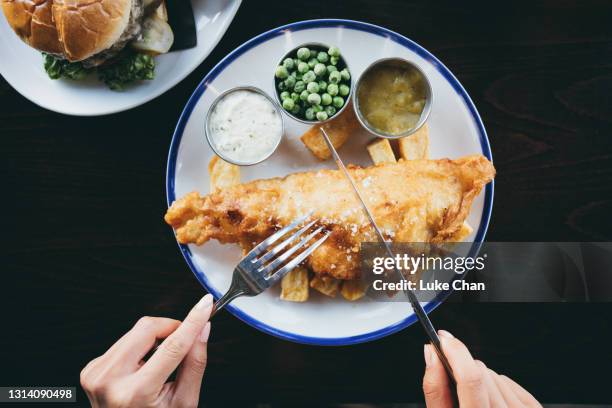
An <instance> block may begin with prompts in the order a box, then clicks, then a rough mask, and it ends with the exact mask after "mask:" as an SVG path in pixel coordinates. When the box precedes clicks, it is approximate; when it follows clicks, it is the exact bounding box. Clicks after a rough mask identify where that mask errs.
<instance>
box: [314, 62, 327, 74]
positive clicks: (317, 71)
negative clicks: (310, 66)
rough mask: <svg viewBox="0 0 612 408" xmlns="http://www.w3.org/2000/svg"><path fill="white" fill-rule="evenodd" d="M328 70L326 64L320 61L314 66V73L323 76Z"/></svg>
mask: <svg viewBox="0 0 612 408" xmlns="http://www.w3.org/2000/svg"><path fill="white" fill-rule="evenodd" d="M326 72H327V68H325V65H324V64H321V63H319V64H317V65H315V66H314V73H315V75H317V76H323V75H325V73H326Z"/></svg>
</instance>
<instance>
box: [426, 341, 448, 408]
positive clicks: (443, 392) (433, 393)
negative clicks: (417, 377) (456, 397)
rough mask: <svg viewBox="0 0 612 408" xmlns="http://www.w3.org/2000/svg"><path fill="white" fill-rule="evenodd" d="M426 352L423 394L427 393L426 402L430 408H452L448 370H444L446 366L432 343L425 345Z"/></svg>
mask: <svg viewBox="0 0 612 408" xmlns="http://www.w3.org/2000/svg"><path fill="white" fill-rule="evenodd" d="M424 354H425V376H424V377H423V394H424V395H425V404H426V405H427V406H428V407H430V408H446V407H449V408H451V407H452V406H453V397H452V395H451V390H450V383H449V380H448V376H447V375H446V370H444V366H443V365H442V363H441V362H440V359H439V358H438V355H437V354H436V351H435V350H434V348H433V346H432V345H430V344H426V345H425V347H424Z"/></svg>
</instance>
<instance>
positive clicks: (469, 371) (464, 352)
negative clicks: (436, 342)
mask: <svg viewBox="0 0 612 408" xmlns="http://www.w3.org/2000/svg"><path fill="white" fill-rule="evenodd" d="M438 333H439V334H440V342H441V343H442V349H443V350H444V354H445V355H446V358H448V362H449V364H450V365H451V367H452V369H453V374H454V376H455V380H456V381H457V395H458V397H459V405H460V406H465V407H488V406H489V397H488V396H487V393H486V389H485V387H484V380H483V376H482V372H481V370H480V368H479V367H478V365H477V364H476V362H475V361H474V359H473V358H472V355H471V354H470V352H469V350H468V349H467V347H465V345H464V344H463V343H462V342H460V341H459V340H457V339H456V338H454V337H453V335H452V334H450V333H449V332H447V331H444V330H440V331H439V332H438Z"/></svg>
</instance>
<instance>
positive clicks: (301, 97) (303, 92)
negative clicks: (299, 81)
mask: <svg viewBox="0 0 612 408" xmlns="http://www.w3.org/2000/svg"><path fill="white" fill-rule="evenodd" d="M308 95H310V92H308V91H307V90H305V89H304V90H303V91H302V93H300V100H302V101H306V100H307V99H308Z"/></svg>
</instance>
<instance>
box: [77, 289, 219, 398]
mask: <svg viewBox="0 0 612 408" xmlns="http://www.w3.org/2000/svg"><path fill="white" fill-rule="evenodd" d="M211 310H212V296H211V295H206V296H204V297H203V298H202V299H201V300H200V301H199V302H198V304H197V305H196V306H195V307H194V308H193V309H192V310H191V311H190V312H189V314H188V315H187V317H186V318H185V321H184V322H182V323H181V322H180V321H178V320H173V319H166V318H163V317H143V318H141V319H140V320H139V321H138V322H137V323H136V325H135V326H134V327H133V328H132V329H131V330H130V331H129V332H127V333H126V334H125V335H124V336H123V337H122V338H121V339H119V340H118V341H117V342H116V343H115V344H114V345H113V346H112V347H111V348H110V349H109V350H108V351H107V352H106V353H104V354H103V355H102V356H101V357H98V358H96V359H94V360H93V361H91V362H90V363H89V364H88V365H87V366H86V367H85V368H84V369H83V371H81V385H82V386H83V389H84V390H85V392H86V393H87V397H88V398H89V401H90V402H91V405H92V406H93V407H197V405H198V400H199V398H200V386H201V383H202V377H203V375H204V369H205V367H206V360H207V350H206V346H207V342H208V336H209V334H210V322H209V321H208V319H209V317H210V313H211ZM158 339H165V340H164V341H163V342H162V343H161V345H160V346H159V348H158V349H157V350H156V351H155V353H154V354H153V355H152V356H151V358H149V359H148V360H147V361H146V362H145V361H144V360H143V358H144V357H145V356H146V355H147V354H148V353H149V352H150V351H151V349H152V348H153V347H154V346H155V344H156V341H157V340H158ZM177 368H178V373H177V376H176V381H174V382H166V381H167V380H168V377H170V375H171V374H172V373H173V372H174V370H176V369H177Z"/></svg>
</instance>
